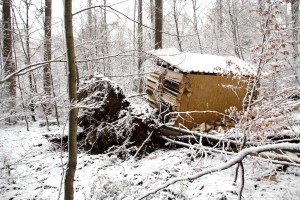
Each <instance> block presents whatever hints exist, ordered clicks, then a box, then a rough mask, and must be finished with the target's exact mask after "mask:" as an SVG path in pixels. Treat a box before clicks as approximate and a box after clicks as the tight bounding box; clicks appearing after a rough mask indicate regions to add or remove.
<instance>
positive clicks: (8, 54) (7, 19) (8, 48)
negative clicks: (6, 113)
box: [2, 0, 17, 108]
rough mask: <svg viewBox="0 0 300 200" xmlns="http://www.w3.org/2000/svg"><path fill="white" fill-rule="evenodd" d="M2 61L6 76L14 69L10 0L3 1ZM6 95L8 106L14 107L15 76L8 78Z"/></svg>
mask: <svg viewBox="0 0 300 200" xmlns="http://www.w3.org/2000/svg"><path fill="white" fill-rule="evenodd" d="M2 16H3V22H2V23H3V51H2V52H3V63H4V75H5V76H8V75H10V74H12V73H14V72H15V71H16V68H15V66H14V64H13V62H12V29H11V27H12V25H11V0H4V1H3V9H2ZM7 89H8V95H9V97H10V101H9V108H14V107H15V105H16V100H15V98H16V95H17V93H16V92H17V90H16V77H11V78H10V79H9V80H8V85H7Z"/></svg>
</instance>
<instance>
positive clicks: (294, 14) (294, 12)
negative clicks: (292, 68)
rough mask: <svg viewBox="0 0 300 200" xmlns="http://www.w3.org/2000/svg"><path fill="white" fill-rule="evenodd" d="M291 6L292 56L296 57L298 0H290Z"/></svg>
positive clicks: (297, 54)
mask: <svg viewBox="0 0 300 200" xmlns="http://www.w3.org/2000/svg"><path fill="white" fill-rule="evenodd" d="M291 8H292V24H293V31H292V35H293V49H294V52H293V58H294V59H297V57H298V56H299V53H298V44H297V42H298V33H299V0H292V1H291Z"/></svg>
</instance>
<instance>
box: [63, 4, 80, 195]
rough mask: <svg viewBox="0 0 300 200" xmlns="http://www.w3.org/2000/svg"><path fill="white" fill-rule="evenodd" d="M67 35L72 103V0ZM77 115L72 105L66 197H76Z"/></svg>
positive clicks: (74, 77)
mask: <svg viewBox="0 0 300 200" xmlns="http://www.w3.org/2000/svg"><path fill="white" fill-rule="evenodd" d="M64 9H65V16H64V20H65V37H66V49H67V59H68V74H69V75H68V83H69V100H70V104H71V105H72V104H74V103H76V101H77V70H76V63H75V49H74V38H73V22H72V0H65V5H64ZM77 115H78V108H75V107H74V105H72V106H71V110H70V112H69V141H68V147H69V148H68V150H69V158H68V165H67V171H66V178H65V199H66V200H71V199H74V187H73V183H74V176H75V171H76V165H77Z"/></svg>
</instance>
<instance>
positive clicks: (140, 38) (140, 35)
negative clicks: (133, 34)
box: [138, 0, 143, 93]
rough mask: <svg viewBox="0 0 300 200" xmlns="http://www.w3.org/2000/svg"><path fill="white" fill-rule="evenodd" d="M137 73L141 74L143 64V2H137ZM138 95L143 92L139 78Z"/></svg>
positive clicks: (141, 81)
mask: <svg viewBox="0 0 300 200" xmlns="http://www.w3.org/2000/svg"><path fill="white" fill-rule="evenodd" d="M138 22H139V24H138V73H142V64H143V58H142V56H143V53H142V51H143V26H142V24H143V1H142V0H139V1H138ZM138 84H139V85H138V91H139V93H142V92H143V79H142V77H139V83H138Z"/></svg>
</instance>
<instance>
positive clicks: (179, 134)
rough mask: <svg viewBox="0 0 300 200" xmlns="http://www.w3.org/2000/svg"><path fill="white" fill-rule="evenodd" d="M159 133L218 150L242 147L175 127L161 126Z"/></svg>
mask: <svg viewBox="0 0 300 200" xmlns="http://www.w3.org/2000/svg"><path fill="white" fill-rule="evenodd" d="M159 131H160V135H163V136H167V137H169V138H171V139H174V140H177V141H182V142H187V143H199V142H201V144H202V145H205V146H215V147H217V148H218V147H227V148H230V149H232V150H235V149H237V148H238V147H239V146H240V143H239V142H237V141H234V140H230V139H227V138H224V137H220V136H215V135H210V134H206V133H203V132H199V131H189V130H184V129H180V128H177V127H173V126H166V125H164V126H161V127H160V129H159Z"/></svg>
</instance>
